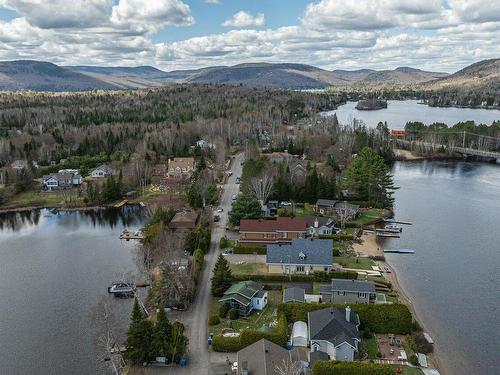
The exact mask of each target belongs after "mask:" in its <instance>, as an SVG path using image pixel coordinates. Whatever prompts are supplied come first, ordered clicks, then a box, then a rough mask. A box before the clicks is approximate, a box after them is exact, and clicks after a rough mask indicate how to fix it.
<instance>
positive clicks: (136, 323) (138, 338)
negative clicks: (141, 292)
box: [125, 299, 154, 365]
mask: <svg viewBox="0 0 500 375" xmlns="http://www.w3.org/2000/svg"><path fill="white" fill-rule="evenodd" d="M153 336H154V329H153V324H152V323H151V322H150V321H149V320H147V319H146V318H145V317H144V315H143V314H142V311H141V308H140V307H139V303H138V302H137V299H136V300H135V302H134V307H133V309H132V322H131V323H130V326H129V329H128V331H127V340H126V341H125V347H126V351H125V358H126V359H127V360H129V361H130V362H131V363H132V364H134V365H139V364H142V363H144V362H148V361H150V360H151V359H152V358H153V357H154V350H153Z"/></svg>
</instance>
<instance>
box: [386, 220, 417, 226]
mask: <svg viewBox="0 0 500 375" xmlns="http://www.w3.org/2000/svg"><path fill="white" fill-rule="evenodd" d="M384 222H386V223H390V224H403V225H413V223H411V222H409V221H402V220H396V219H384Z"/></svg>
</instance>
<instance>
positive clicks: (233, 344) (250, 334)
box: [212, 314, 288, 353]
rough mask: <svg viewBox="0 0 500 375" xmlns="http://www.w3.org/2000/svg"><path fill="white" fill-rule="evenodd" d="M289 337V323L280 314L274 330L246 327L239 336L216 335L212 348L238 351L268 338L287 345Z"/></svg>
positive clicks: (219, 350) (218, 350)
mask: <svg viewBox="0 0 500 375" xmlns="http://www.w3.org/2000/svg"><path fill="white" fill-rule="evenodd" d="M287 338H288V325H287V321H286V318H285V316H284V315H283V314H280V316H279V318H278V324H277V325H276V328H274V330H273V332H260V331H255V330H251V329H245V330H243V331H242V332H241V335H240V336H239V337H224V336H220V335H218V336H214V338H213V340H212V350H213V351H216V352H226V353H227V352H237V351H238V350H241V349H243V348H246V347H247V346H248V345H252V344H253V343H255V342H257V341H259V340H260V339H267V340H269V341H271V342H274V343H275V344H278V345H281V346H285V345H286V343H287Z"/></svg>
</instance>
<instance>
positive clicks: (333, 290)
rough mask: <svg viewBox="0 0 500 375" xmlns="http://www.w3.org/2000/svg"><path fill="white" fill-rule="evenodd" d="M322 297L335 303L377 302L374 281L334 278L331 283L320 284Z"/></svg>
mask: <svg viewBox="0 0 500 375" xmlns="http://www.w3.org/2000/svg"><path fill="white" fill-rule="evenodd" d="M320 294H321V299H322V300H323V301H325V302H333V303H376V302H377V293H376V292H375V283H374V282H373V281H363V280H346V279H332V282H331V284H330V285H320Z"/></svg>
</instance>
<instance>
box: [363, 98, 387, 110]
mask: <svg viewBox="0 0 500 375" xmlns="http://www.w3.org/2000/svg"><path fill="white" fill-rule="evenodd" d="M382 108H387V100H383V99H364V100H360V101H358V104H356V109H357V110H360V111H374V110H377V109H382Z"/></svg>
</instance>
